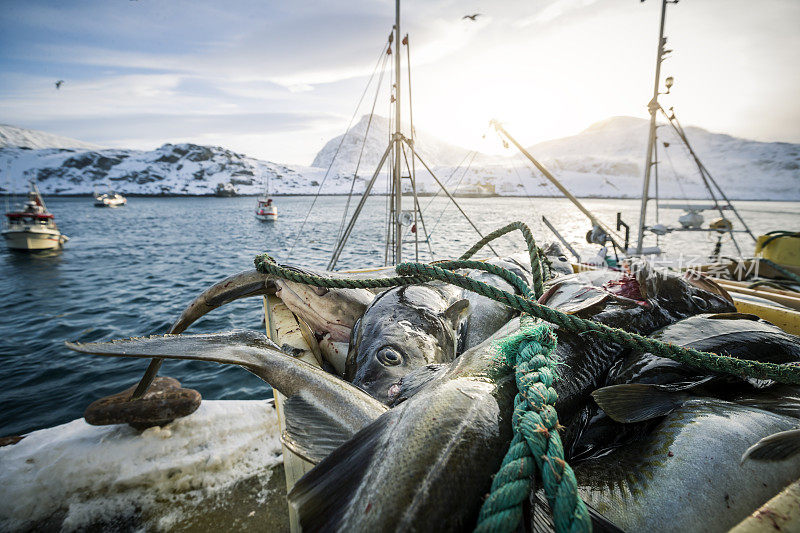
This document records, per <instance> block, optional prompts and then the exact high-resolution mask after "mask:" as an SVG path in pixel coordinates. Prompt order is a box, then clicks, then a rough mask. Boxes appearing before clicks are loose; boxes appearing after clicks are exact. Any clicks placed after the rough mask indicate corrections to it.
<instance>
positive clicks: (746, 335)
mask: <svg viewBox="0 0 800 533" xmlns="http://www.w3.org/2000/svg"><path fill="white" fill-rule="evenodd" d="M651 337H653V338H654V339H658V340H660V341H663V342H666V343H669V344H676V345H679V346H683V347H686V348H694V349H696V350H700V351H704V352H712V353H717V354H725V355H728V356H730V357H736V358H738V359H751V360H757V361H762V362H767V363H777V364H785V363H800V337H798V336H797V335H792V334H791V333H787V332H785V331H783V330H782V329H780V328H779V327H777V326H775V325H774V324H771V323H769V322H767V321H766V320H763V319H761V318H759V317H758V316H756V315H751V314H745V313H714V314H700V315H696V316H692V317H689V318H686V319H684V320H681V321H679V322H676V323H674V324H670V325H669V326H666V327H664V328H662V329H660V330H658V331H656V332H654V333H653V334H652V335H651ZM709 378H712V379H711V380H709ZM709 381H710V382H709ZM741 381H742V380H741V378H738V377H735V376H730V375H718V374H712V373H710V372H709V371H706V370H702V369H699V368H696V367H692V366H688V365H685V364H682V363H679V362H677V361H673V360H672V359H668V358H666V357H660V356H657V355H654V354H652V353H638V352H635V353H631V354H629V355H627V356H626V357H625V359H624V360H623V361H622V362H621V364H620V365H619V367H618V368H616V369H615V370H614V371H613V372H611V373H610V374H609V383H610V384H619V383H653V384H659V385H681V386H683V388H685V389H688V388H692V387H694V386H698V385H701V384H703V385H704V386H706V387H709V386H711V385H715V384H722V383H721V382H724V383H734V382H736V383H738V382H741ZM750 383H751V384H753V385H754V386H756V387H764V386H768V385H769V384H770V383H766V382H765V380H758V381H753V380H751V381H750Z"/></svg>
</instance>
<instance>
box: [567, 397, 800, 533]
mask: <svg viewBox="0 0 800 533" xmlns="http://www.w3.org/2000/svg"><path fill="white" fill-rule="evenodd" d="M796 425H797V419H796V418H793V417H789V416H785V415H779V414H775V413H772V412H769V411H765V410H762V409H758V408H755V407H751V406H745V405H740V404H736V403H733V402H727V401H725V400H720V399H716V398H707V397H696V398H693V399H690V400H688V401H686V402H684V403H683V404H681V406H679V407H678V408H677V409H675V410H674V411H672V412H671V413H670V414H668V415H667V416H666V417H665V418H663V419H661V420H660V421H659V422H658V423H657V424H656V425H655V427H654V428H653V429H652V430H650V431H647V432H645V433H644V434H641V435H639V436H638V438H636V439H633V440H632V441H631V442H629V443H627V444H625V445H623V446H620V447H618V448H616V449H613V450H610V451H607V452H605V453H603V454H599V455H596V456H594V457H592V458H590V459H587V460H583V461H572V462H571V464H572V467H573V470H574V472H575V477H576V479H577V481H578V493H579V494H580V495H581V497H582V498H583V500H584V501H585V502H586V503H587V504H588V505H591V506H593V507H594V508H595V509H596V510H597V511H598V512H600V513H601V514H602V515H603V516H604V517H605V518H607V519H608V520H610V521H611V522H613V523H614V524H616V525H617V526H619V527H620V528H621V529H623V530H625V531H697V530H698V529H702V530H703V531H710V532H715V531H727V530H729V529H730V528H731V527H733V526H735V525H736V524H737V523H739V522H740V521H741V520H742V519H744V518H745V517H746V516H748V515H749V514H750V513H752V512H753V511H754V510H756V509H757V508H758V507H759V506H760V505H761V504H763V503H764V502H765V501H767V500H768V499H769V498H771V497H772V496H773V495H775V494H776V493H777V492H778V491H780V490H781V489H783V488H784V487H785V486H786V485H788V484H789V483H791V482H793V481H795V480H796V479H797V478H798V477H800V457H797V456H795V457H793V458H791V459H788V460H786V461H783V462H780V463H763V462H762V463H752V462H746V463H744V464H740V460H739V459H740V457H741V456H742V454H743V452H744V451H745V450H746V449H747V448H748V447H749V446H750V445H751V444H752V443H753V442H754V441H756V440H758V439H760V438H761V437H764V436H766V435H769V434H772V433H775V432H778V431H786V430H789V429H792V428H795V427H796Z"/></svg>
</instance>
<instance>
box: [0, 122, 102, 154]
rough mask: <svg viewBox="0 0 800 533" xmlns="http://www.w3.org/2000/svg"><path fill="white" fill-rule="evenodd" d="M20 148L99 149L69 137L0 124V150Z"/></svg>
mask: <svg viewBox="0 0 800 533" xmlns="http://www.w3.org/2000/svg"><path fill="white" fill-rule="evenodd" d="M3 147H20V148H31V149H40V148H84V149H87V150H95V149H99V148H100V147H99V146H97V145H95V144H90V143H85V142H83V141H78V140H75V139H70V138H69V137H61V136H59V135H53V134H52V133H46V132H43V131H37V130H27V129H24V128H17V127H16V126H9V125H8V124H0V148H3Z"/></svg>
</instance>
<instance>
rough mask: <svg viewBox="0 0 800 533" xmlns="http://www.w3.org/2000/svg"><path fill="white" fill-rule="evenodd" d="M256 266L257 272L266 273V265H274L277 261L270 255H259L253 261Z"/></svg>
mask: <svg viewBox="0 0 800 533" xmlns="http://www.w3.org/2000/svg"><path fill="white" fill-rule="evenodd" d="M253 263H254V264H255V267H256V270H258V271H259V272H261V273H264V265H274V264H276V262H275V259H274V258H273V257H272V256H271V255H269V254H268V253H263V254H259V255H257V256H256V258H255V259H254V260H253Z"/></svg>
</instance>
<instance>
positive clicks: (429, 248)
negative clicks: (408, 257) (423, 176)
mask: <svg viewBox="0 0 800 533" xmlns="http://www.w3.org/2000/svg"><path fill="white" fill-rule="evenodd" d="M401 147H402V148H403V158H404V159H405V161H406V168H408V155H407V154H406V147H405V146H404V145H401ZM411 159H412V161H413V159H414V155H413V154H412V155H411ZM416 183H417V182H416V179H414V178H412V181H411V186H412V187H413V191H414V208H415V213H414V215H415V218H414V225H416V213H419V220H420V223H421V224H422V232H423V234H424V235H425V237H426V238H425V242H426V243H428V252H429V253H430V256H431V261H433V260H434V259H435V257H436V256H435V254H434V253H433V247H432V246H431V240H430V239H429V238H427V237H428V230H427V229H426V228H425V218H424V217H423V216H422V210H421V209H420V207H419V197H418V196H417V185H416ZM414 236H415V238H416V240H417V242H418V241H419V237H418V236H419V228H416V233H415V234H414ZM417 255H419V252H417Z"/></svg>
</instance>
